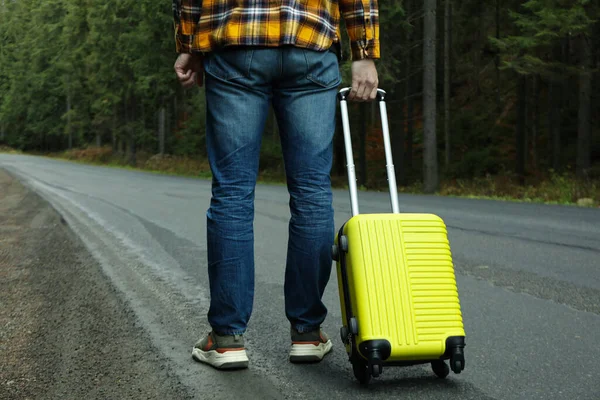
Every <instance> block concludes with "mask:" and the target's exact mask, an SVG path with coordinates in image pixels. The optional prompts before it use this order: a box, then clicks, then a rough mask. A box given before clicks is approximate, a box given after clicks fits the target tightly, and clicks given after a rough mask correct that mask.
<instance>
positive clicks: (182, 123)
mask: <svg viewBox="0 0 600 400" xmlns="http://www.w3.org/2000/svg"><path fill="white" fill-rule="evenodd" d="M425 6H426V7H430V8H431V7H433V12H434V14H431V13H432V9H428V10H425V9H424V7H425ZM380 8H381V11H380V20H381V37H382V46H383V47H382V59H381V60H380V61H379V62H378V69H379V72H380V79H381V83H380V86H381V87H383V88H384V89H386V90H387V91H388V92H389V93H390V96H389V102H388V113H389V117H390V127H391V129H392V135H393V137H392V141H393V143H394V157H395V164H396V167H397V170H398V175H399V183H402V184H408V183H411V182H414V181H415V180H417V181H420V180H422V179H423V178H422V177H423V175H424V174H423V168H422V167H423V154H424V153H425V152H424V144H425V143H430V144H432V145H435V144H436V145H435V146H434V147H435V149H433V150H434V151H433V152H432V151H429V152H427V154H429V156H428V164H430V163H432V162H437V160H439V163H440V167H439V168H437V166H436V168H435V169H432V170H434V171H435V174H436V175H438V174H439V176H440V177H442V178H465V177H467V178H471V177H484V176H486V175H490V174H491V175H495V174H500V173H503V174H507V173H510V174H515V176H516V177H518V178H519V179H521V180H523V181H524V180H525V179H527V178H530V177H535V176H540V175H544V174H546V173H547V172H548V171H549V170H551V169H552V170H554V171H568V170H573V171H575V170H577V172H578V175H579V176H580V177H582V178H587V177H590V176H591V177H597V176H598V175H600V174H599V172H598V163H599V161H600V95H598V93H600V91H599V90H598V89H599V88H600V80H599V79H598V78H599V73H598V69H599V66H600V23H599V20H600V10H599V9H600V6H599V5H598V3H597V2H592V1H589V0H529V1H516V0H508V1H500V0H464V1H460V2H459V1H454V2H451V0H440V1H439V2H437V10H436V3H435V1H431V0H430V1H427V2H423V1H417V0H403V1H402V0H387V1H380ZM426 11H427V12H426ZM171 13H172V11H171V3H170V2H169V1H162V2H151V1H147V0H138V1H135V2H134V1H132V0H119V1H117V0H104V1H99V0H46V1H44V2H35V1H32V0H0V144H1V143H4V144H7V145H9V146H12V147H15V148H19V149H23V150H28V151H60V150H64V149H67V148H71V147H74V148H77V147H86V146H90V145H92V146H98V145H100V146H102V145H109V146H111V148H112V149H113V152H114V153H115V154H122V155H123V157H124V158H126V159H127V160H129V161H130V162H132V163H133V162H135V160H136V155H138V157H139V155H140V154H149V155H152V154H157V153H168V154H173V155H185V156H191V157H195V158H202V157H203V155H204V148H203V136H204V129H203V120H204V112H203V101H204V97H203V91H202V90H198V89H194V90H187V91H184V90H182V89H180V88H179V87H178V84H177V82H176V79H175V75H174V73H173V69H172V66H173V62H174V60H175V57H176V54H175V53H174V39H173V25H172V14H171ZM427 15H430V16H431V15H433V18H426V16H427ZM427 21H437V24H436V26H437V29H436V30H433V31H432V30H431V29H430V30H428V29H424V28H425V25H426V22H427ZM427 26H431V25H430V24H429V23H427ZM428 32H429V33H430V34H431V32H433V35H434V37H433V38H431V37H429V38H428V37H427V34H428ZM446 39H448V40H446ZM427 43H429V44H430V46H424V44H427ZM424 49H425V51H424ZM428 51H433V52H434V53H431V54H430V53H427V52H428ZM431 57H433V59H434V60H436V62H435V68H433V69H431V68H424V67H428V66H429V65H430V63H427V64H426V65H424V62H423V60H424V59H425V60H431V59H432V58H431ZM343 68H344V74H345V77H346V78H345V80H346V82H345V83H346V84H347V83H348V82H349V75H348V65H347V63H345V64H344V66H343ZM429 70H431V74H433V75H435V76H431V74H429V75H427V76H424V75H425V72H427V71H429ZM432 82H434V84H433V86H431V83H432ZM429 88H432V89H433V90H434V91H435V93H431V90H430V89H429ZM428 102H429V103H428ZM431 102H434V103H433V104H432V103H431ZM432 105H433V106H435V105H438V107H432ZM423 110H425V111H427V110H429V112H433V118H434V119H433V120H432V119H431V117H428V118H429V119H425V121H424V117H423V116H424V114H426V113H424V111H423ZM431 110H433V111H431ZM351 111H352V116H353V124H352V127H353V133H354V136H355V137H356V140H355V145H356V148H357V152H356V153H355V155H356V157H357V160H356V161H357V164H358V168H359V174H358V176H359V179H360V180H361V182H360V183H361V184H364V185H367V186H368V185H373V186H374V185H379V184H381V183H382V182H383V183H385V176H384V175H383V172H384V171H385V168H384V167H383V164H382V163H383V162H384V161H383V149H382V147H383V146H382V140H381V136H380V129H379V126H380V125H379V115H378V109H377V107H376V105H375V104H371V105H369V104H367V105H353V106H352V108H351ZM424 127H427V130H424ZM425 131H426V132H425ZM424 132H425V133H426V135H424ZM436 133H437V135H435V134H436ZM432 134H434V135H435V136H431V135H432ZM426 137H429V140H425V139H426ZM163 138H164V140H163ZM336 147H337V148H336V168H335V169H334V174H337V175H339V176H343V175H344V173H345V170H344V166H345V160H344V154H343V146H342V142H341V135H338V137H337V138H336ZM428 147H429V148H430V150H432V149H431V146H428ZM432 157H433V158H432ZM594 163H595V164H594ZM262 167H263V168H267V169H269V168H270V169H272V170H278V171H279V172H280V173H282V171H281V159H280V156H279V154H278V142H277V130H276V124H274V122H273V120H272V119H270V121H269V124H268V126H267V132H266V133H265V141H264V148H263V158H262ZM438 171H439V173H438ZM436 186H437V182H435V180H432V181H431V182H430V185H429V190H430V191H431V190H435V188H436Z"/></svg>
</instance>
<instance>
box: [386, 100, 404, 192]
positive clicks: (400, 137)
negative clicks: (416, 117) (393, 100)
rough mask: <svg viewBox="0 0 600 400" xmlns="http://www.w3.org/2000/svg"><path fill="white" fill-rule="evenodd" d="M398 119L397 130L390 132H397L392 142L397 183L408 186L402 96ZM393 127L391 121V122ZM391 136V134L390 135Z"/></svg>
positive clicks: (397, 112) (391, 129)
mask: <svg viewBox="0 0 600 400" xmlns="http://www.w3.org/2000/svg"><path fill="white" fill-rule="evenodd" d="M395 115H397V117H398V119H397V120H396V121H397V122H396V123H397V125H396V126H397V128H396V129H394V128H392V126H390V131H391V132H395V134H394V135H392V136H393V138H394V140H392V156H393V157H394V170H395V172H396V177H397V182H398V184H399V185H406V168H405V166H404V165H405V161H404V158H405V157H404V144H405V141H406V138H405V136H406V135H405V134H404V100H403V99H402V97H401V96H400V99H399V102H398V111H396V112H395ZM390 125H391V121H390ZM390 135H391V134H390Z"/></svg>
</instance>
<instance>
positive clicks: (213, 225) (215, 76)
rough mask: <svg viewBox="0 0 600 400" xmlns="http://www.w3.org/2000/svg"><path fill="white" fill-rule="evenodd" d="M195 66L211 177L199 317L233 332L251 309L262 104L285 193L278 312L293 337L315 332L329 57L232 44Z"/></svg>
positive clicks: (325, 254)
mask: <svg viewBox="0 0 600 400" xmlns="http://www.w3.org/2000/svg"><path fill="white" fill-rule="evenodd" d="M204 68H205V72H206V74H205V87H206V104H207V125H206V143H207V151H208V157H209V162H210V167H211V170H212V174H213V181H212V198H211V202H210V207H209V209H208V211H207V214H206V216H207V242H208V273H209V279H210V295H211V300H210V309H209V312H208V321H209V323H210V325H211V327H212V328H213V330H214V331H216V332H217V333H219V334H229V335H231V334H242V333H244V332H245V330H246V328H247V324H248V321H249V319H250V315H251V313H252V306H253V301H254V228H253V221H254V193H255V192H254V190H255V185H256V179H257V174H258V166H259V157H260V149H261V139H262V134H263V130H264V128H265V121H266V119H267V115H268V112H269V109H270V106H271V105H272V106H273V109H274V111H275V115H276V117H277V123H278V126H279V131H280V139H281V146H282V151H283V158H284V163H285V172H286V177H287V185H288V191H289V194H290V203H289V206H290V214H291V218H290V221H289V228H288V229H289V241H288V247H287V261H286V266H285V268H286V271H285V283H284V295H285V312H286V316H287V318H288V320H289V321H290V323H291V325H292V326H293V327H294V328H296V329H298V330H299V331H300V332H306V331H311V330H314V329H317V328H318V327H319V326H320V325H321V323H322V322H323V321H324V319H325V316H326V314H327V308H326V307H325V305H324V304H323V302H322V297H323V292H324V290H325V287H326V285H327V283H328V281H329V278H330V274H331V269H332V259H331V245H332V244H333V238H334V221H333V206H332V193H331V180H330V172H331V164H332V142H333V134H334V130H335V112H336V94H337V90H338V85H339V84H340V82H341V75H340V71H339V64H338V59H337V56H336V54H335V53H333V52H329V51H328V52H315V51H310V50H305V49H301V48H295V47H282V48H271V49H267V48H251V47H248V48H232V49H227V50H221V51H218V52H215V53H211V54H209V55H207V56H206V58H205V61H204ZM282 267H283V266H282Z"/></svg>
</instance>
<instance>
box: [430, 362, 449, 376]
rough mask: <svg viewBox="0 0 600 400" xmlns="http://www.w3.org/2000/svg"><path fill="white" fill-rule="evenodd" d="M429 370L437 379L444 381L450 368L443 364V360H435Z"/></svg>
mask: <svg viewBox="0 0 600 400" xmlns="http://www.w3.org/2000/svg"><path fill="white" fill-rule="evenodd" d="M431 369H432V370H433V372H434V373H435V374H436V375H437V377H438V378H442V379H444V378H445V377H447V376H448V374H449V373H450V368H449V367H448V365H447V364H446V363H445V362H444V360H435V361H433V362H432V363H431Z"/></svg>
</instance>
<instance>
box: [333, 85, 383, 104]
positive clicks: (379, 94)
mask: <svg viewBox="0 0 600 400" xmlns="http://www.w3.org/2000/svg"><path fill="white" fill-rule="evenodd" d="M351 90H352V88H350V87H347V88H343V89H341V90H340V91H339V92H338V98H339V99H340V101H342V100H347V99H348V94H349V93H350V91H351ZM385 95H386V92H385V90H383V89H377V101H384V100H385Z"/></svg>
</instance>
